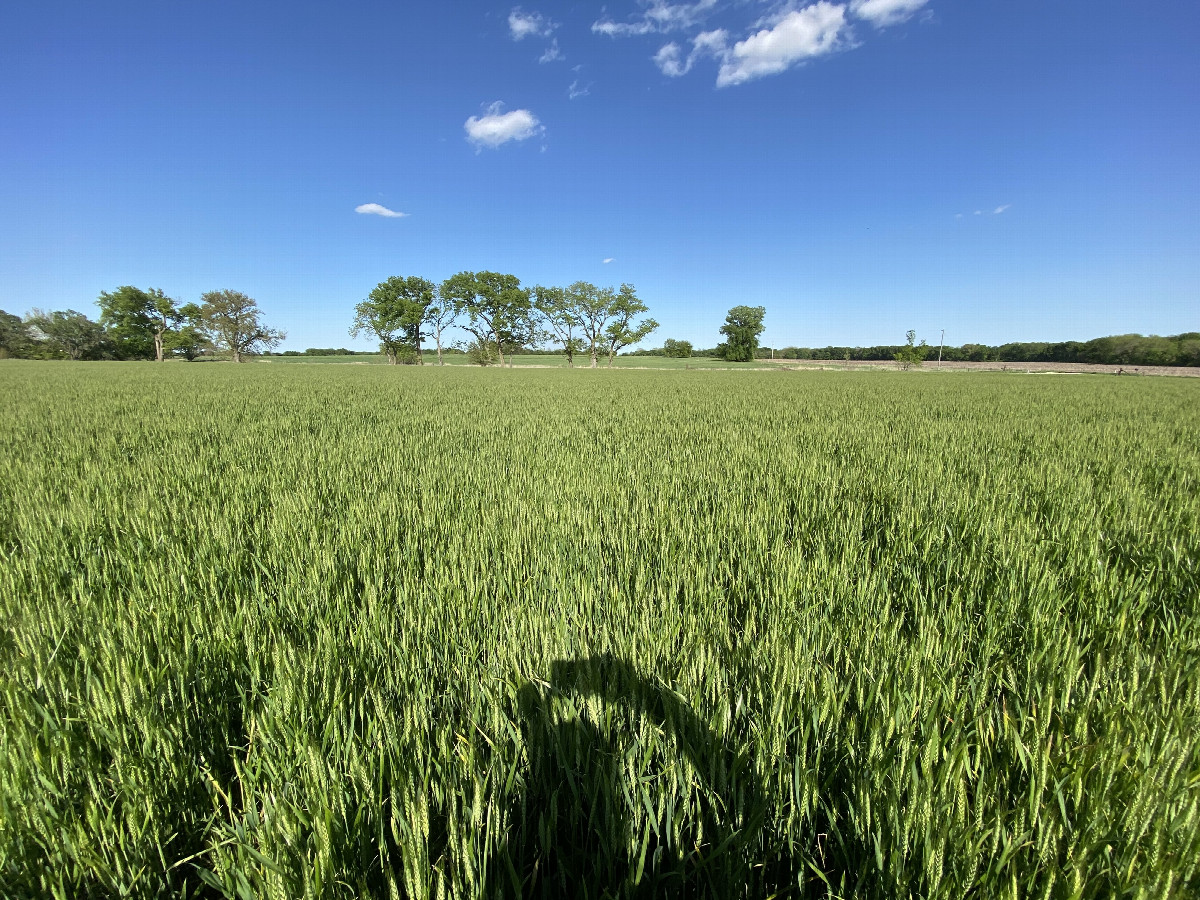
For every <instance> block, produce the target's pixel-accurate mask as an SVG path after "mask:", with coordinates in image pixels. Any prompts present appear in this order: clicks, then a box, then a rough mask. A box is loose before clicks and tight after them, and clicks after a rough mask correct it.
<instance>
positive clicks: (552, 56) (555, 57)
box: [538, 38, 566, 63]
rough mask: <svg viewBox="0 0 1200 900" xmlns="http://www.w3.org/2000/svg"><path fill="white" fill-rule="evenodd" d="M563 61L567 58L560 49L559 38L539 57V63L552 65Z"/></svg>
mask: <svg viewBox="0 0 1200 900" xmlns="http://www.w3.org/2000/svg"><path fill="white" fill-rule="evenodd" d="M563 59H566V57H565V56H563V52H562V50H560V49H559V48H558V38H555V39H554V40H552V41H551V42H550V46H549V47H547V48H546V52H545V53H543V54H542V55H541V56H539V57H538V62H540V63H551V62H558V61H559V60H563Z"/></svg>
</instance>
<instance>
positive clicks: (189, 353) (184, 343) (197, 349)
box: [163, 303, 212, 362]
mask: <svg viewBox="0 0 1200 900" xmlns="http://www.w3.org/2000/svg"><path fill="white" fill-rule="evenodd" d="M177 312H178V314H179V322H178V324H177V326H176V327H175V328H173V329H172V330H171V331H168V332H167V333H166V334H165V335H164V336H163V348H164V349H165V350H168V351H170V352H171V353H172V354H178V355H180V356H182V357H183V358H184V359H186V360H187V361H188V362H191V361H192V360H194V359H195V358H196V357H198V356H199V355H200V354H201V353H203V352H204V351H206V350H210V349H212V341H210V340H209V338H208V335H207V334H206V333H205V331H204V311H203V310H202V309H201V308H200V307H199V306H198V305H197V304H195V303H185V304H184V305H183V306H181V307H179V309H178V310H177Z"/></svg>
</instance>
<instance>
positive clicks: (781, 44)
mask: <svg viewBox="0 0 1200 900" xmlns="http://www.w3.org/2000/svg"><path fill="white" fill-rule="evenodd" d="M747 3H748V0H693V2H690V3H688V2H670V0H638V5H639V6H640V7H641V9H640V10H639V11H638V13H637V14H636V15H635V16H632V17H629V18H627V19H624V20H616V19H612V18H608V17H605V18H601V19H599V20H597V21H595V22H593V23H592V31H593V32H595V33H597V34H604V35H608V36H609V37H630V36H636V35H648V34H668V33H671V32H683V37H675V38H673V39H671V40H668V42H667V43H665V44H663V45H662V46H661V47H659V48H658V51H657V52H656V53H655V54H654V55H653V57H652V59H653V61H654V64H655V65H656V66H657V67H658V69H659V71H661V72H662V73H663V74H664V75H666V76H668V77H670V78H679V77H681V76H683V75H686V74H688V73H689V72H690V71H691V70H692V68H693V67H694V66H695V65H696V64H697V63H698V62H699V61H700V60H702V59H704V58H712V59H716V60H717V61H718V62H719V68H718V73H717V87H729V86H732V85H738V84H744V83H745V82H748V81H753V80H755V79H757V78H763V77H766V76H768V75H776V74H778V73H780V72H785V71H787V70H788V69H791V68H794V67H796V66H799V65H803V64H804V63H805V62H806V61H808V60H810V59H814V58H816V57H820V56H825V55H828V54H831V53H835V52H837V51H839V50H847V49H853V48H854V47H857V46H858V41H857V40H856V36H855V30H854V28H853V27H852V25H853V23H854V21H855V20H858V21H860V22H863V23H867V24H869V25H872V26H874V27H875V28H886V27H888V26H891V25H896V24H898V23H900V22H903V21H906V20H907V19H909V18H911V17H912V16H913V15H915V14H916V13H918V12H919V11H920V10H922V9H925V8H926V6H927V4H928V3H929V0H762V3H763V4H764V5H767V6H768V8H769V9H770V10H771V13H770V14H768V15H767V16H765V17H763V18H761V19H759V20H758V21H757V22H754V23H753V24H752V25H751V26H750V28H749V29H748V33H747V32H742V33H743V34H745V35H746V36H745V38H744V39H743V40H735V39H734V33H731V31H730V30H728V29H727V28H716V29H711V30H702V29H703V28H704V24H705V22H706V21H707V20H708V19H709V18H711V17H713V16H715V15H717V14H730V12H731V11H732V10H735V9H741V8H744V7H746V6H747ZM689 43H690V46H689Z"/></svg>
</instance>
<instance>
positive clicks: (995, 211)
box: [992, 203, 1012, 216]
mask: <svg viewBox="0 0 1200 900" xmlns="http://www.w3.org/2000/svg"><path fill="white" fill-rule="evenodd" d="M1011 206H1012V204H1011V203H1005V204H1004V205H1003V206H997V207H996V208H995V209H993V210H992V215H993V216H998V215H1000V213H1002V212H1004V211H1005V210H1006V209H1008V208H1010V207H1011Z"/></svg>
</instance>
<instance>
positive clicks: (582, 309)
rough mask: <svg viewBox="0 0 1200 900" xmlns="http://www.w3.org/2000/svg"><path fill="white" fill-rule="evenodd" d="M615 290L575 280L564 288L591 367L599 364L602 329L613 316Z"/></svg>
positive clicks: (602, 336)
mask: <svg viewBox="0 0 1200 900" xmlns="http://www.w3.org/2000/svg"><path fill="white" fill-rule="evenodd" d="M615 300H616V292H615V291H614V290H613V289H612V288H598V287H596V285H594V284H592V283H591V282H590V281H576V282H575V283H574V284H572V285H571V286H570V287H568V288H567V289H566V301H567V303H568V304H569V305H570V307H571V309H572V310H574V314H575V316H576V318H577V319H578V321H579V330H580V332H582V334H583V341H584V343H585V344H586V345H587V348H588V353H589V354H590V355H591V357H592V368H593V369H594V368H596V366H597V365H599V357H600V348H601V346H603V344H604V329H606V328H607V327H608V322H609V319H611V318H612V316H613V302H614V301H615Z"/></svg>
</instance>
